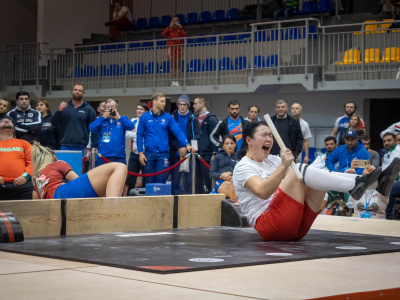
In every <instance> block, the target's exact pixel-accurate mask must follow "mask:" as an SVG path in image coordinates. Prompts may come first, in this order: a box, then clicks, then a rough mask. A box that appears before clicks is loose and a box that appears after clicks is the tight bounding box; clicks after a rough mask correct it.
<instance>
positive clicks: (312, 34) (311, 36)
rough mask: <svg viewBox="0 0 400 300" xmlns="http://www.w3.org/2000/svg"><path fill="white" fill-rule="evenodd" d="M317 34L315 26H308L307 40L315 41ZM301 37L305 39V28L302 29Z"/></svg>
mask: <svg viewBox="0 0 400 300" xmlns="http://www.w3.org/2000/svg"><path fill="white" fill-rule="evenodd" d="M317 33H318V31H317V26H315V25H310V26H309V27H308V38H309V39H313V40H316V39H317ZM302 36H303V38H304V39H305V38H306V28H305V27H303V33H302Z"/></svg>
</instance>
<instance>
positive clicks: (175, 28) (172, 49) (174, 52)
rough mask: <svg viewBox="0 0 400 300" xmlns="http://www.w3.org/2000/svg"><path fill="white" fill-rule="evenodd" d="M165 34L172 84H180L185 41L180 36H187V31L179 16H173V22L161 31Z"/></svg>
mask: <svg viewBox="0 0 400 300" xmlns="http://www.w3.org/2000/svg"><path fill="white" fill-rule="evenodd" d="M161 34H162V35H163V36H165V37H166V38H167V39H168V41H167V46H168V47H167V55H168V60H169V61H170V65H171V73H170V75H171V79H172V85H171V86H179V81H178V80H179V78H180V77H181V56H182V46H181V45H182V44H183V41H182V40H181V39H179V38H180V37H185V36H186V32H185V30H184V29H183V28H182V24H180V23H179V18H178V16H176V15H175V16H173V17H172V21H171V24H169V26H168V27H167V28H165V29H164V31H163V32H162V33H161Z"/></svg>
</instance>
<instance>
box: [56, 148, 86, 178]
mask: <svg viewBox="0 0 400 300" xmlns="http://www.w3.org/2000/svg"><path fill="white" fill-rule="evenodd" d="M54 153H55V154H56V156H57V159H58V160H63V161H65V162H67V163H68V164H69V165H70V166H71V167H72V169H73V170H74V172H75V173H76V174H78V176H81V175H82V152H81V151H70V150H55V151H54Z"/></svg>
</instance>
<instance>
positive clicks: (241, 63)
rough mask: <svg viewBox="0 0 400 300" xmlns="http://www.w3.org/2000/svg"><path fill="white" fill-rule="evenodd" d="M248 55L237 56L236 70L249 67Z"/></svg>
mask: <svg viewBox="0 0 400 300" xmlns="http://www.w3.org/2000/svg"><path fill="white" fill-rule="evenodd" d="M247 68H248V66H247V57H246V56H239V57H236V58H235V70H242V69H247Z"/></svg>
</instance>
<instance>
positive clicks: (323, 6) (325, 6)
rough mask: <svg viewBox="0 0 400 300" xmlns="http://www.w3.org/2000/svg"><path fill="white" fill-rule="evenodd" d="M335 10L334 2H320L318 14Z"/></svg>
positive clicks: (328, 0) (329, 0)
mask: <svg viewBox="0 0 400 300" xmlns="http://www.w3.org/2000/svg"><path fill="white" fill-rule="evenodd" d="M332 9H333V6H332V0H319V1H318V6H317V12H331V11H332Z"/></svg>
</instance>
